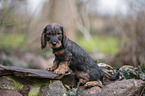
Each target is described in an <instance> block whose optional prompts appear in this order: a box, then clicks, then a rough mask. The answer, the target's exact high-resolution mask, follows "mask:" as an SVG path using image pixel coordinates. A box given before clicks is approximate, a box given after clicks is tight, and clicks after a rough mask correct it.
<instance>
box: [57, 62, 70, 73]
mask: <svg viewBox="0 0 145 96" xmlns="http://www.w3.org/2000/svg"><path fill="white" fill-rule="evenodd" d="M68 66H69V63H68V61H63V62H60V64H59V67H58V68H57V69H56V70H55V71H54V73H56V74H65V72H67V71H68V69H69V67H68Z"/></svg>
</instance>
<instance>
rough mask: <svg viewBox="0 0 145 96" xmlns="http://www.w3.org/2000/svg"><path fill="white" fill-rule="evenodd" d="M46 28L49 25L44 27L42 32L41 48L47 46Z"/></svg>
mask: <svg viewBox="0 0 145 96" xmlns="http://www.w3.org/2000/svg"><path fill="white" fill-rule="evenodd" d="M46 30H47V26H46V27H45V28H44V29H43V32H42V34H41V49H43V48H45V47H46V44H47V40H46Z"/></svg>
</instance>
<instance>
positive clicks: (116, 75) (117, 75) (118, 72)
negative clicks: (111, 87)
mask: <svg viewBox="0 0 145 96" xmlns="http://www.w3.org/2000/svg"><path fill="white" fill-rule="evenodd" d="M104 73H105V74H104V75H106V77H108V79H110V80H111V81H114V80H116V79H118V78H119V74H120V70H119V71H117V72H116V73H115V74H114V75H112V76H111V75H109V74H108V73H106V72H104Z"/></svg>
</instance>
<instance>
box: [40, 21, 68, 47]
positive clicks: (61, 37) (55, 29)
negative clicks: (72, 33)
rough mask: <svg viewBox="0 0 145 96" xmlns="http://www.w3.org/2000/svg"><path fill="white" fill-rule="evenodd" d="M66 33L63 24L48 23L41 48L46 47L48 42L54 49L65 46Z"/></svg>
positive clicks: (42, 36) (42, 37) (42, 35)
mask: <svg viewBox="0 0 145 96" xmlns="http://www.w3.org/2000/svg"><path fill="white" fill-rule="evenodd" d="M66 38H67V37H66V33H65V32H64V29H63V27H62V26H60V25H59V24H56V23H51V24H49V25H47V26H46V27H45V28H44V29H43V32H42V34H41V48H42V49H43V48H45V47H46V45H47V43H48V45H49V47H51V48H52V49H57V48H60V47H65V43H66Z"/></svg>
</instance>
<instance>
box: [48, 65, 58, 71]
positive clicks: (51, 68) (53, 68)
mask: <svg viewBox="0 0 145 96" xmlns="http://www.w3.org/2000/svg"><path fill="white" fill-rule="evenodd" d="M55 69H56V68H55V67H54V66H50V67H48V68H46V70H49V71H53V70H55Z"/></svg>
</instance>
